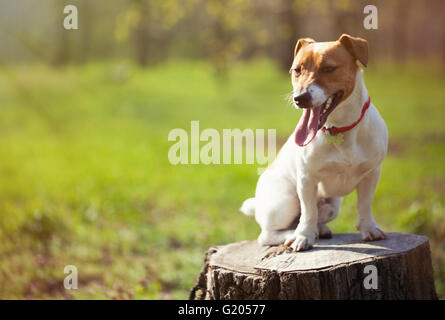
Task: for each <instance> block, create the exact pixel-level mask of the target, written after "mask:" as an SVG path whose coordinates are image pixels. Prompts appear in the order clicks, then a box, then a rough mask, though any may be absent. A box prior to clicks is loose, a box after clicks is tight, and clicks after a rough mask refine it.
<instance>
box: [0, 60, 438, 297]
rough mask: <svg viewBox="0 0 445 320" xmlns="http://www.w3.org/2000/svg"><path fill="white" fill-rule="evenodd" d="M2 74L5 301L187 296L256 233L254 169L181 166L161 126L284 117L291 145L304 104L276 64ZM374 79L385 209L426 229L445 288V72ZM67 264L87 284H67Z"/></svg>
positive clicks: (378, 207)
mask: <svg viewBox="0 0 445 320" xmlns="http://www.w3.org/2000/svg"><path fill="white" fill-rule="evenodd" d="M2 71H3V72H2V73H1V74H0V114H1V116H0V181H1V183H0V212H1V215H0V241H1V243H2V245H1V246H0V298H2V299H8V298H66V299H69V298H89V299H91V298H92V299H102V298H116V299H126V298H135V299H152V298H161V299H168V298H185V297H187V294H188V290H189V289H190V288H191V287H192V286H193V284H194V281H195V277H196V275H197V274H198V273H199V270H200V267H201V265H202V259H203V254H204V252H205V250H206V249H207V248H208V247H209V246H213V245H218V244H224V243H228V242H233V241H240V240H244V239H254V238H255V237H256V236H257V235H258V233H259V228H258V226H257V225H256V223H255V221H254V220H253V219H251V218H249V217H245V216H243V215H242V214H240V213H239V212H238V208H239V206H240V205H241V203H242V201H243V200H244V199H245V198H247V197H249V196H252V195H253V193H254V189H255V184H256V180H257V179H258V175H257V173H256V172H257V166H255V165H208V166H206V165H188V166H181V165H179V166H173V165H171V164H170V163H169V162H168V159H167V154H168V150H169V148H170V146H171V145H172V143H171V142H169V141H167V136H168V133H169V131H170V130H171V129H174V128H184V129H186V130H187V131H189V130H190V129H189V128H190V121H191V120H200V126H201V129H204V128H216V129H218V130H222V129H223V128H241V129H244V128H265V129H267V128H276V129H277V135H278V138H279V141H283V140H284V139H285V137H287V136H288V135H289V134H290V132H291V131H292V130H293V128H294V127H295V125H296V123H297V121H298V117H299V114H298V112H297V111H295V109H294V108H293V107H291V106H289V105H287V104H286V101H285V95H286V92H287V91H290V89H291V87H290V82H289V79H288V76H287V75H285V74H283V73H281V72H280V71H278V69H277V68H275V67H274V66H273V65H272V64H271V63H269V62H267V61H254V62H251V63H248V64H247V63H246V64H238V65H234V66H233V68H231V69H230V71H229V72H228V74H227V76H226V78H224V79H220V78H217V77H215V76H214V73H213V71H212V67H211V66H210V65H208V64H205V63H198V62H188V61H171V62H169V63H168V64H165V65H162V66H158V67H156V68H149V69H139V68H137V67H136V66H134V65H133V64H131V63H126V62H109V63H102V64H100V63H95V64H89V65H86V66H83V67H69V68H66V69H60V70H53V69H49V68H47V67H43V66H40V67H39V66H34V67H8V68H5V69H3V70H2ZM365 77H366V82H367V84H368V89H369V91H370V94H371V98H372V100H373V102H374V103H375V104H376V106H377V107H378V108H379V111H380V112H381V113H382V115H383V117H384V118H385V120H386V122H387V124H388V128H389V132H390V151H389V155H388V158H387V159H386V160H385V162H384V166H383V172H382V179H381V182H380V184H379V187H378V191H377V194H376V196H375V201H374V211H375V216H376V219H377V221H379V223H380V224H381V225H382V227H383V228H384V229H385V230H387V231H405V232H417V233H421V234H426V235H428V236H430V237H431V238H432V249H433V258H434V267H435V269H436V275H437V276H436V280H437V287H438V290H439V293H440V295H441V297H445V285H444V283H445V263H444V261H445V258H444V257H445V250H444V248H443V244H441V239H443V236H444V235H445V222H444V221H445V218H444V217H445V212H444V211H445V209H444V208H445V202H444V193H445V188H444V184H443V181H444V179H445V170H444V167H443V163H444V162H445V152H444V150H445V149H444V144H445V127H444V126H443V119H444V110H445V109H444V106H443V101H444V96H443V93H442V88H443V85H444V80H443V77H442V76H440V75H439V74H437V72H436V71H435V70H434V69H433V68H431V69H425V68H424V67H422V68H419V67H418V66H411V67H409V68H407V69H405V70H402V69H400V68H396V67H392V66H386V67H385V68H383V67H381V68H379V69H374V70H373V69H369V70H366V72H365ZM389 79H391V81H389ZM426 97H427V98H426ZM355 204H356V201H355V195H351V196H348V197H347V198H346V199H345V202H344V205H343V208H342V212H341V214H340V217H339V218H337V219H336V220H335V221H333V222H332V223H331V226H332V228H333V230H334V232H355V227H354V224H355V215H356V211H355ZM69 264H72V265H75V266H77V268H78V270H79V290H72V291H67V290H64V289H63V287H62V283H63V278H64V276H65V275H64V274H63V268H64V266H65V265H69Z"/></svg>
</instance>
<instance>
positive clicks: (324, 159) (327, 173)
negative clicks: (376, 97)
mask: <svg viewBox="0 0 445 320" xmlns="http://www.w3.org/2000/svg"><path fill="white" fill-rule="evenodd" d="M319 89H320V90H322V89H321V88H318V89H316V88H313V90H314V92H316V93H317V94H318V97H321V96H322V94H324V91H323V90H322V91H323V93H320V91H318V90H319ZM311 94H312V93H311ZM313 98H314V96H313ZM320 99H321V98H320ZM367 99H368V92H367V90H366V87H365V84H364V81H363V77H362V73H361V71H360V70H359V71H358V72H357V75H356V83H355V87H354V90H353V92H352V93H351V94H350V96H349V97H348V98H347V99H345V100H344V101H342V102H341V103H340V104H339V105H338V106H337V107H336V108H335V109H334V111H333V112H332V113H331V114H330V115H329V117H328V120H327V122H326V124H325V126H327V127H330V126H337V127H340V126H345V125H349V124H351V123H353V122H354V121H356V120H357V119H358V118H359V117H360V113H361V110H362V107H363V104H364V103H365V102H366V100H367ZM322 102H323V101H322ZM322 102H321V103H322ZM321 103H320V104H321ZM314 105H317V104H316V103H314ZM294 139H295V131H294V132H293V133H292V135H291V136H290V137H289V138H288V140H287V142H286V143H285V144H284V146H283V148H282V150H281V151H280V153H279V154H278V157H277V159H276V160H275V162H274V164H273V165H272V166H271V167H270V168H268V169H267V170H266V171H265V172H264V173H263V174H262V175H261V176H260V178H259V180H258V184H257V188H256V193H255V198H254V199H253V198H252V199H248V200H247V201H246V202H245V203H244V204H243V207H242V211H243V212H245V213H247V214H252V213H253V212H255V219H256V221H257V222H258V224H259V225H260V227H261V234H260V235H259V237H258V241H259V243H260V244H262V245H278V244H281V243H287V244H291V243H292V244H291V246H292V248H293V249H294V250H296V251H299V250H306V249H309V248H310V247H311V246H312V245H313V244H314V242H315V239H316V238H317V237H318V236H326V235H328V234H329V233H330V230H329V228H328V227H327V226H326V225H325V223H326V222H328V221H330V220H332V219H334V218H335V217H336V216H337V215H338V213H339V210H340V205H341V201H342V197H343V196H346V195H348V194H350V193H351V192H353V191H354V190H357V200H358V208H357V209H358V218H357V224H356V227H357V229H358V230H360V232H361V234H362V238H363V239H365V240H377V239H382V238H384V237H385V234H384V233H383V231H381V229H380V228H379V227H378V226H377V224H376V222H375V221H374V218H373V216H372V209H371V204H372V199H373V196H374V192H375V189H376V187H377V183H378V180H379V176H380V166H381V162H382V161H383V159H384V157H385V155H386V151H387V144H388V132H387V129H386V125H385V123H384V121H383V119H382V117H381V116H380V114H379V113H378V111H377V109H376V108H375V107H374V105H373V104H372V103H371V105H370V107H369V109H368V110H367V111H366V114H365V116H364V117H363V119H362V121H361V122H360V123H359V124H358V125H357V126H356V127H355V128H353V129H352V130H349V131H347V132H345V133H344V137H343V143H342V144H340V145H336V144H328V143H327V138H326V134H325V133H323V132H322V131H321V130H319V131H318V133H317V135H316V137H315V138H314V139H313V141H312V142H311V143H310V144H309V145H307V146H305V147H299V146H298V145H297V144H296V143H295V140H294Z"/></svg>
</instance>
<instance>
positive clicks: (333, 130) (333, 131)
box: [321, 96, 371, 136]
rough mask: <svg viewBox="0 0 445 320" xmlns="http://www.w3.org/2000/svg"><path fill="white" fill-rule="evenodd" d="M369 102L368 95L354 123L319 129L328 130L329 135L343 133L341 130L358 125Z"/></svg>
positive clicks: (344, 130) (347, 129)
mask: <svg viewBox="0 0 445 320" xmlns="http://www.w3.org/2000/svg"><path fill="white" fill-rule="evenodd" d="M370 104H371V97H369V96H368V100H367V101H366V102H365V104H364V105H363V108H362V114H361V115H360V118H358V120H357V121H355V122H354V123H352V124H350V125H349V126H345V127H339V128H338V127H331V128H326V127H323V128H321V130H322V131H323V132H325V131H328V132H329V134H330V135H331V136H334V135H336V134H339V133H343V132H346V131H349V130H351V129H352V128H354V127H355V126H356V125H358V124H359V122H360V121H361V120H362V119H363V117H364V116H365V112H366V110H367V109H368V108H369V105H370Z"/></svg>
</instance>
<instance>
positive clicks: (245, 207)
mask: <svg viewBox="0 0 445 320" xmlns="http://www.w3.org/2000/svg"><path fill="white" fill-rule="evenodd" d="M240 211H241V212H242V213H244V214H245V215H246V216H254V215H255V198H249V199H247V200H246V201H244V202H243V204H242V206H241V208H240Z"/></svg>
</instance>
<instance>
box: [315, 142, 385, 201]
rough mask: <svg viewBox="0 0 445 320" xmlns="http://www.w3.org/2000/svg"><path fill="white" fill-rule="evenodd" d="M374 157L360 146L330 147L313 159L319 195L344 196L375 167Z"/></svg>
mask: <svg viewBox="0 0 445 320" xmlns="http://www.w3.org/2000/svg"><path fill="white" fill-rule="evenodd" d="M376 163H378V161H376V159H375V155H373V154H372V152H371V151H370V150H369V149H368V150H367V149H366V148H363V147H360V146H353V147H344V148H337V147H335V146H332V147H330V148H327V150H323V152H321V153H320V154H319V155H318V156H316V157H314V163H313V164H314V166H313V168H312V170H311V171H312V172H313V173H314V174H315V176H316V179H317V180H318V187H319V191H320V193H322V194H324V195H326V196H345V195H347V194H349V193H351V192H352V191H353V190H354V189H355V187H356V186H357V184H358V183H359V182H360V180H361V179H363V177H364V176H366V175H367V174H368V173H369V172H370V171H371V170H373V169H374V168H375V167H376Z"/></svg>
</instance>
